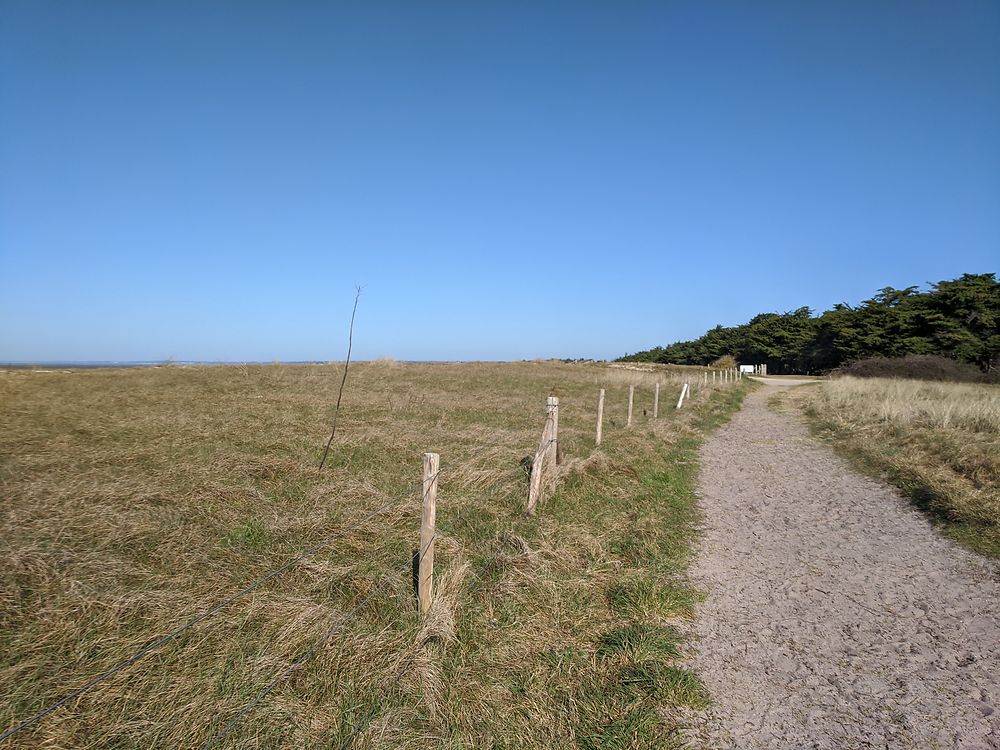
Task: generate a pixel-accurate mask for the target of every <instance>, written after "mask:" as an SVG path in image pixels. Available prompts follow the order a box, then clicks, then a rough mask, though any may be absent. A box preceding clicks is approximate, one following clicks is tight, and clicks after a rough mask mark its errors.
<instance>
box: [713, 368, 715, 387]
mask: <svg viewBox="0 0 1000 750" xmlns="http://www.w3.org/2000/svg"><path fill="white" fill-rule="evenodd" d="M712 385H715V370H712Z"/></svg>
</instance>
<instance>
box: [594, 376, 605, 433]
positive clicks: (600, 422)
mask: <svg viewBox="0 0 1000 750" xmlns="http://www.w3.org/2000/svg"><path fill="white" fill-rule="evenodd" d="M603 431H604V389H603V388H601V390H600V392H599V393H598V394H597V440H596V441H595V442H594V445H600V444H601V433H602V432H603Z"/></svg>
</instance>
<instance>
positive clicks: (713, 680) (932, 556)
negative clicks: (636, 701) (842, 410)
mask: <svg viewBox="0 0 1000 750" xmlns="http://www.w3.org/2000/svg"><path fill="white" fill-rule="evenodd" d="M778 385H779V386H781V385H785V384H783V383H780V384H778ZM775 387H776V386H775V385H768V386H767V387H765V388H761V389H759V390H758V391H757V392H755V393H753V394H751V395H750V396H749V397H748V398H747V400H746V403H745V405H744V408H743V410H742V411H741V412H740V413H738V414H737V415H736V416H735V417H734V418H733V420H732V421H731V422H730V423H729V424H728V425H727V426H726V427H725V428H723V429H722V430H720V431H719V432H717V433H716V434H715V435H714V436H713V437H712V438H711V439H710V440H709V441H708V442H707V443H706V445H705V446H704V448H703V449H702V475H701V479H700V505H701V509H702V512H703V514H704V519H703V527H704V528H703V536H702V540H701V545H700V553H699V555H698V557H697V558H696V561H695V564H694V565H693V566H692V576H693V578H694V582H695V584H696V585H698V586H699V587H700V588H701V589H702V590H704V591H705V592H706V593H707V595H708V596H707V599H706V601H704V602H703V603H702V604H701V605H699V607H698V608H697V614H696V621H695V629H696V631H697V635H698V638H699V642H698V650H699V653H698V654H697V655H696V656H694V657H693V658H692V659H691V662H690V666H691V667H692V668H693V669H695V670H696V671H697V672H698V674H699V675H700V676H701V677H702V679H703V680H704V681H705V683H706V685H707V686H708V688H709V690H710V691H711V694H712V700H713V702H714V703H713V706H712V707H711V708H709V709H708V710H707V711H706V712H704V713H701V714H698V715H695V716H693V717H691V720H690V722H689V723H690V727H689V729H688V730H687V737H686V739H687V740H688V741H689V742H690V744H691V745H693V746H695V747H702V746H704V747H712V748H741V750H742V749H746V750H749V749H751V748H769V749H770V748H883V749H884V748H921V749H925V748H926V749H930V748H990V749H997V748H1000V574H998V570H997V567H996V564H995V563H991V562H990V561H988V560H986V559H983V558H979V557H976V556H974V555H972V554H971V553H968V552H966V551H964V550H962V549H960V548H958V547H957V546H956V545H954V544H953V543H951V542H949V541H948V540H946V539H944V538H942V537H941V536H939V535H938V534H937V533H936V532H935V531H934V529H933V528H932V527H931V525H930V524H929V523H928V521H927V520H926V518H925V517H924V516H923V515H921V514H920V513H919V512H918V511H917V510H916V509H914V508H912V507H911V506H909V505H908V504H907V502H906V501H905V500H903V499H902V498H900V496H899V495H898V494H897V493H896V491H895V490H893V489H892V488H890V487H888V486H886V485H884V484H882V483H880V482H878V481H875V480H873V479H869V478H866V477H863V476H860V475H858V474H857V473H855V472H854V471H853V470H852V469H851V468H850V467H849V466H848V465H847V464H846V463H845V462H844V461H843V460H842V459H840V458H838V457H837V456H835V455H834V454H833V452H832V451H831V450H830V448H829V447H827V446H824V445H822V444H820V443H818V442H816V441H814V440H813V439H812V438H810V436H809V434H808V432H807V430H806V428H805V427H804V426H803V425H802V424H801V423H800V422H799V421H797V420H796V419H795V418H794V417H791V416H788V415H785V414H781V413H777V412H775V411H773V410H770V409H769V408H768V407H767V399H768V397H769V396H770V395H771V394H773V393H774V392H775Z"/></svg>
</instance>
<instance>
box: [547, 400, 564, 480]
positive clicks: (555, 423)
mask: <svg viewBox="0 0 1000 750" xmlns="http://www.w3.org/2000/svg"><path fill="white" fill-rule="evenodd" d="M545 412H546V414H547V415H548V418H549V421H550V423H551V425H552V427H551V428H550V429H551V432H552V434H551V435H549V448H548V454H549V459H550V460H551V461H552V465H553V466H558V465H559V464H561V463H562V456H561V455H560V454H561V451H560V450H559V397H558V396H549V397H548V398H547V399H546V400H545Z"/></svg>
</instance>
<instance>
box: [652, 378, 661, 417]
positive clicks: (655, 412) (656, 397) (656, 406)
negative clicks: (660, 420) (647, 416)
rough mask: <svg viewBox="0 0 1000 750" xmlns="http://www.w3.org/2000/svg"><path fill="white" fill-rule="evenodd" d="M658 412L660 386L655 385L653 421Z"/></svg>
mask: <svg viewBox="0 0 1000 750" xmlns="http://www.w3.org/2000/svg"><path fill="white" fill-rule="evenodd" d="M659 412H660V384H659V383H657V384H656V385H655V386H654V387H653V419H656V416H657V414H659Z"/></svg>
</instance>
